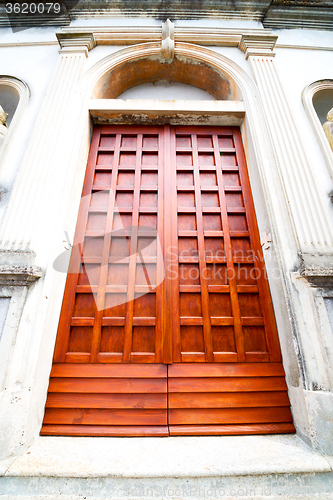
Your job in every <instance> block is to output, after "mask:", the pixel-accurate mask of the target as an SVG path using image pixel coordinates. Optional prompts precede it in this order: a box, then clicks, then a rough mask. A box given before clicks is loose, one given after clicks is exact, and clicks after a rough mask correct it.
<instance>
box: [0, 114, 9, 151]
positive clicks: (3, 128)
mask: <svg viewBox="0 0 333 500" xmlns="http://www.w3.org/2000/svg"><path fill="white" fill-rule="evenodd" d="M7 118H8V115H7V113H5V111H4V110H3V108H2V106H0V144H1V142H2V141H3V139H4V137H5V135H6V133H7V130H8V127H7V123H6V121H7Z"/></svg>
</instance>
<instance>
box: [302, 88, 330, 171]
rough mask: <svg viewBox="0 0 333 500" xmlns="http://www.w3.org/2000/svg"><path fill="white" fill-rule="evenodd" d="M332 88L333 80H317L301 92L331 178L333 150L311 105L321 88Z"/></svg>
mask: <svg viewBox="0 0 333 500" xmlns="http://www.w3.org/2000/svg"><path fill="white" fill-rule="evenodd" d="M327 89H333V80H319V81H317V82H313V83H311V84H310V85H308V86H307V87H305V89H304V90H303V93H302V101H303V106H304V108H305V111H306V113H307V115H308V117H309V120H310V123H311V125H312V127H313V130H314V132H315V134H316V136H317V139H318V142H319V145H320V148H321V150H322V153H323V156H324V159H325V162H326V165H327V169H328V171H329V174H330V176H331V177H332V179H333V151H332V149H331V147H330V145H329V142H328V140H327V138H326V135H325V132H324V130H323V126H322V124H321V123H320V120H319V118H318V115H317V113H316V110H315V108H314V106H313V97H314V95H315V94H316V93H317V92H320V91H321V90H327Z"/></svg>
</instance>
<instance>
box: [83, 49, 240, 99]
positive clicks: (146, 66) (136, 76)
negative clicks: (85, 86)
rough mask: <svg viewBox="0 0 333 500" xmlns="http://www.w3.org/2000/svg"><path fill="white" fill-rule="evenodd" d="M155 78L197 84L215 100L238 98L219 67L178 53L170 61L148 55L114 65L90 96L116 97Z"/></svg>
mask: <svg viewBox="0 0 333 500" xmlns="http://www.w3.org/2000/svg"><path fill="white" fill-rule="evenodd" d="M159 81H167V82H172V83H182V84H185V85H191V86H193V87H198V88H199V89H202V90H204V91H205V92H207V93H208V94H210V95H211V96H212V97H213V98H215V99H217V100H229V101H237V100H241V99H242V96H241V92H240V90H239V87H238V86H237V85H236V84H235V82H234V80H233V79H232V78H230V76H229V75H227V74H226V73H225V72H223V71H222V70H221V69H220V68H216V67H214V66H212V65H209V64H207V63H206V62H204V61H199V60H196V59H194V58H192V57H184V56H183V55H180V54H178V55H176V56H175V58H174V59H173V61H172V62H171V63H170V62H165V60H163V59H162V58H161V57H159V56H156V55H152V56H146V57H141V58H140V59H132V60H130V61H126V62H123V64H119V65H116V66H114V67H113V68H112V69H110V71H106V72H105V73H104V74H103V75H102V76H101V78H100V79H99V80H98V82H97V83H96V85H95V87H94V89H93V93H92V98H93V99H116V98H117V97H118V96H119V95H120V94H122V93H124V92H125V91H127V90H128V89H130V88H132V87H135V86H138V85H142V84H147V83H154V82H159Z"/></svg>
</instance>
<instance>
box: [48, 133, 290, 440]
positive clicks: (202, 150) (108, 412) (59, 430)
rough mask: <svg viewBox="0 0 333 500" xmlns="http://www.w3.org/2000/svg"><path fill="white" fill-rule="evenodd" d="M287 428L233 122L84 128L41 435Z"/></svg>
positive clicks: (278, 364)
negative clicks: (86, 137) (84, 161)
mask: <svg viewBox="0 0 333 500" xmlns="http://www.w3.org/2000/svg"><path fill="white" fill-rule="evenodd" d="M277 432H294V427H293V424H292V417H291V413H290V408H289V399H288V394H287V387H286V384H285V380H284V371H283V367H282V362H281V353H280V346H279V341H278V335H277V330H276V324H275V318H274V312H273V307H272V302H271V298H270V292H269V288H268V282H267V278H266V274H265V267H264V262H263V256H262V252H261V246H260V241H259V234H258V229H257V225H256V219H255V213H254V207H253V201H252V196H251V190H250V184H249V179H248V174H247V168H246V163H245V158H244V152H243V148H242V143H241V137H240V132H239V129H238V128H235V127H216V128H213V127H170V126H169V125H165V126H161V127H146V126H136V127H126V126H121V127H118V126H117V127H116V126H103V127H96V128H95V130H94V135H93V139H92V145H91V151H90V155H89V161H88V166H87V172H86V178H85V182H84V188H83V195H82V200H81V205H80V209H79V216H78V223H77V228H76V233H75V239H74V246H73V250H72V257H71V262H70V266H69V273H68V277H67V283H66V288H65V293H64V300H63V306H62V311H61V316H60V321H59V328H58V335H57V341H56V347H55V354H54V363H53V367H52V372H51V377H50V385H49V393H48V398H47V402H46V410H45V417H44V423H43V428H42V434H45V435H52V434H58V435H59V434H63V435H82V436H85V435H86V436H88V435H90V436H93V435H96V436H98V435H105V436H112V435H118V436H123V435H128V436H138V435H143V436H144V435H156V436H165V435H169V434H172V435H177V434H184V435H186V434H249V433H250V434H251V433H252V434H256V433H277Z"/></svg>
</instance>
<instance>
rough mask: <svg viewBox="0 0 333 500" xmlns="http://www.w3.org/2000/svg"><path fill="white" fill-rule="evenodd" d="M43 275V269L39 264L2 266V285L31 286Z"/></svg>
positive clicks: (0, 277)
mask: <svg viewBox="0 0 333 500" xmlns="http://www.w3.org/2000/svg"><path fill="white" fill-rule="evenodd" d="M42 276H43V271H42V269H41V268H39V267H37V266H10V265H8V266H1V265H0V285H1V286H29V285H31V284H32V283H34V282H35V281H37V280H38V279H39V278H41V277H42Z"/></svg>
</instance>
